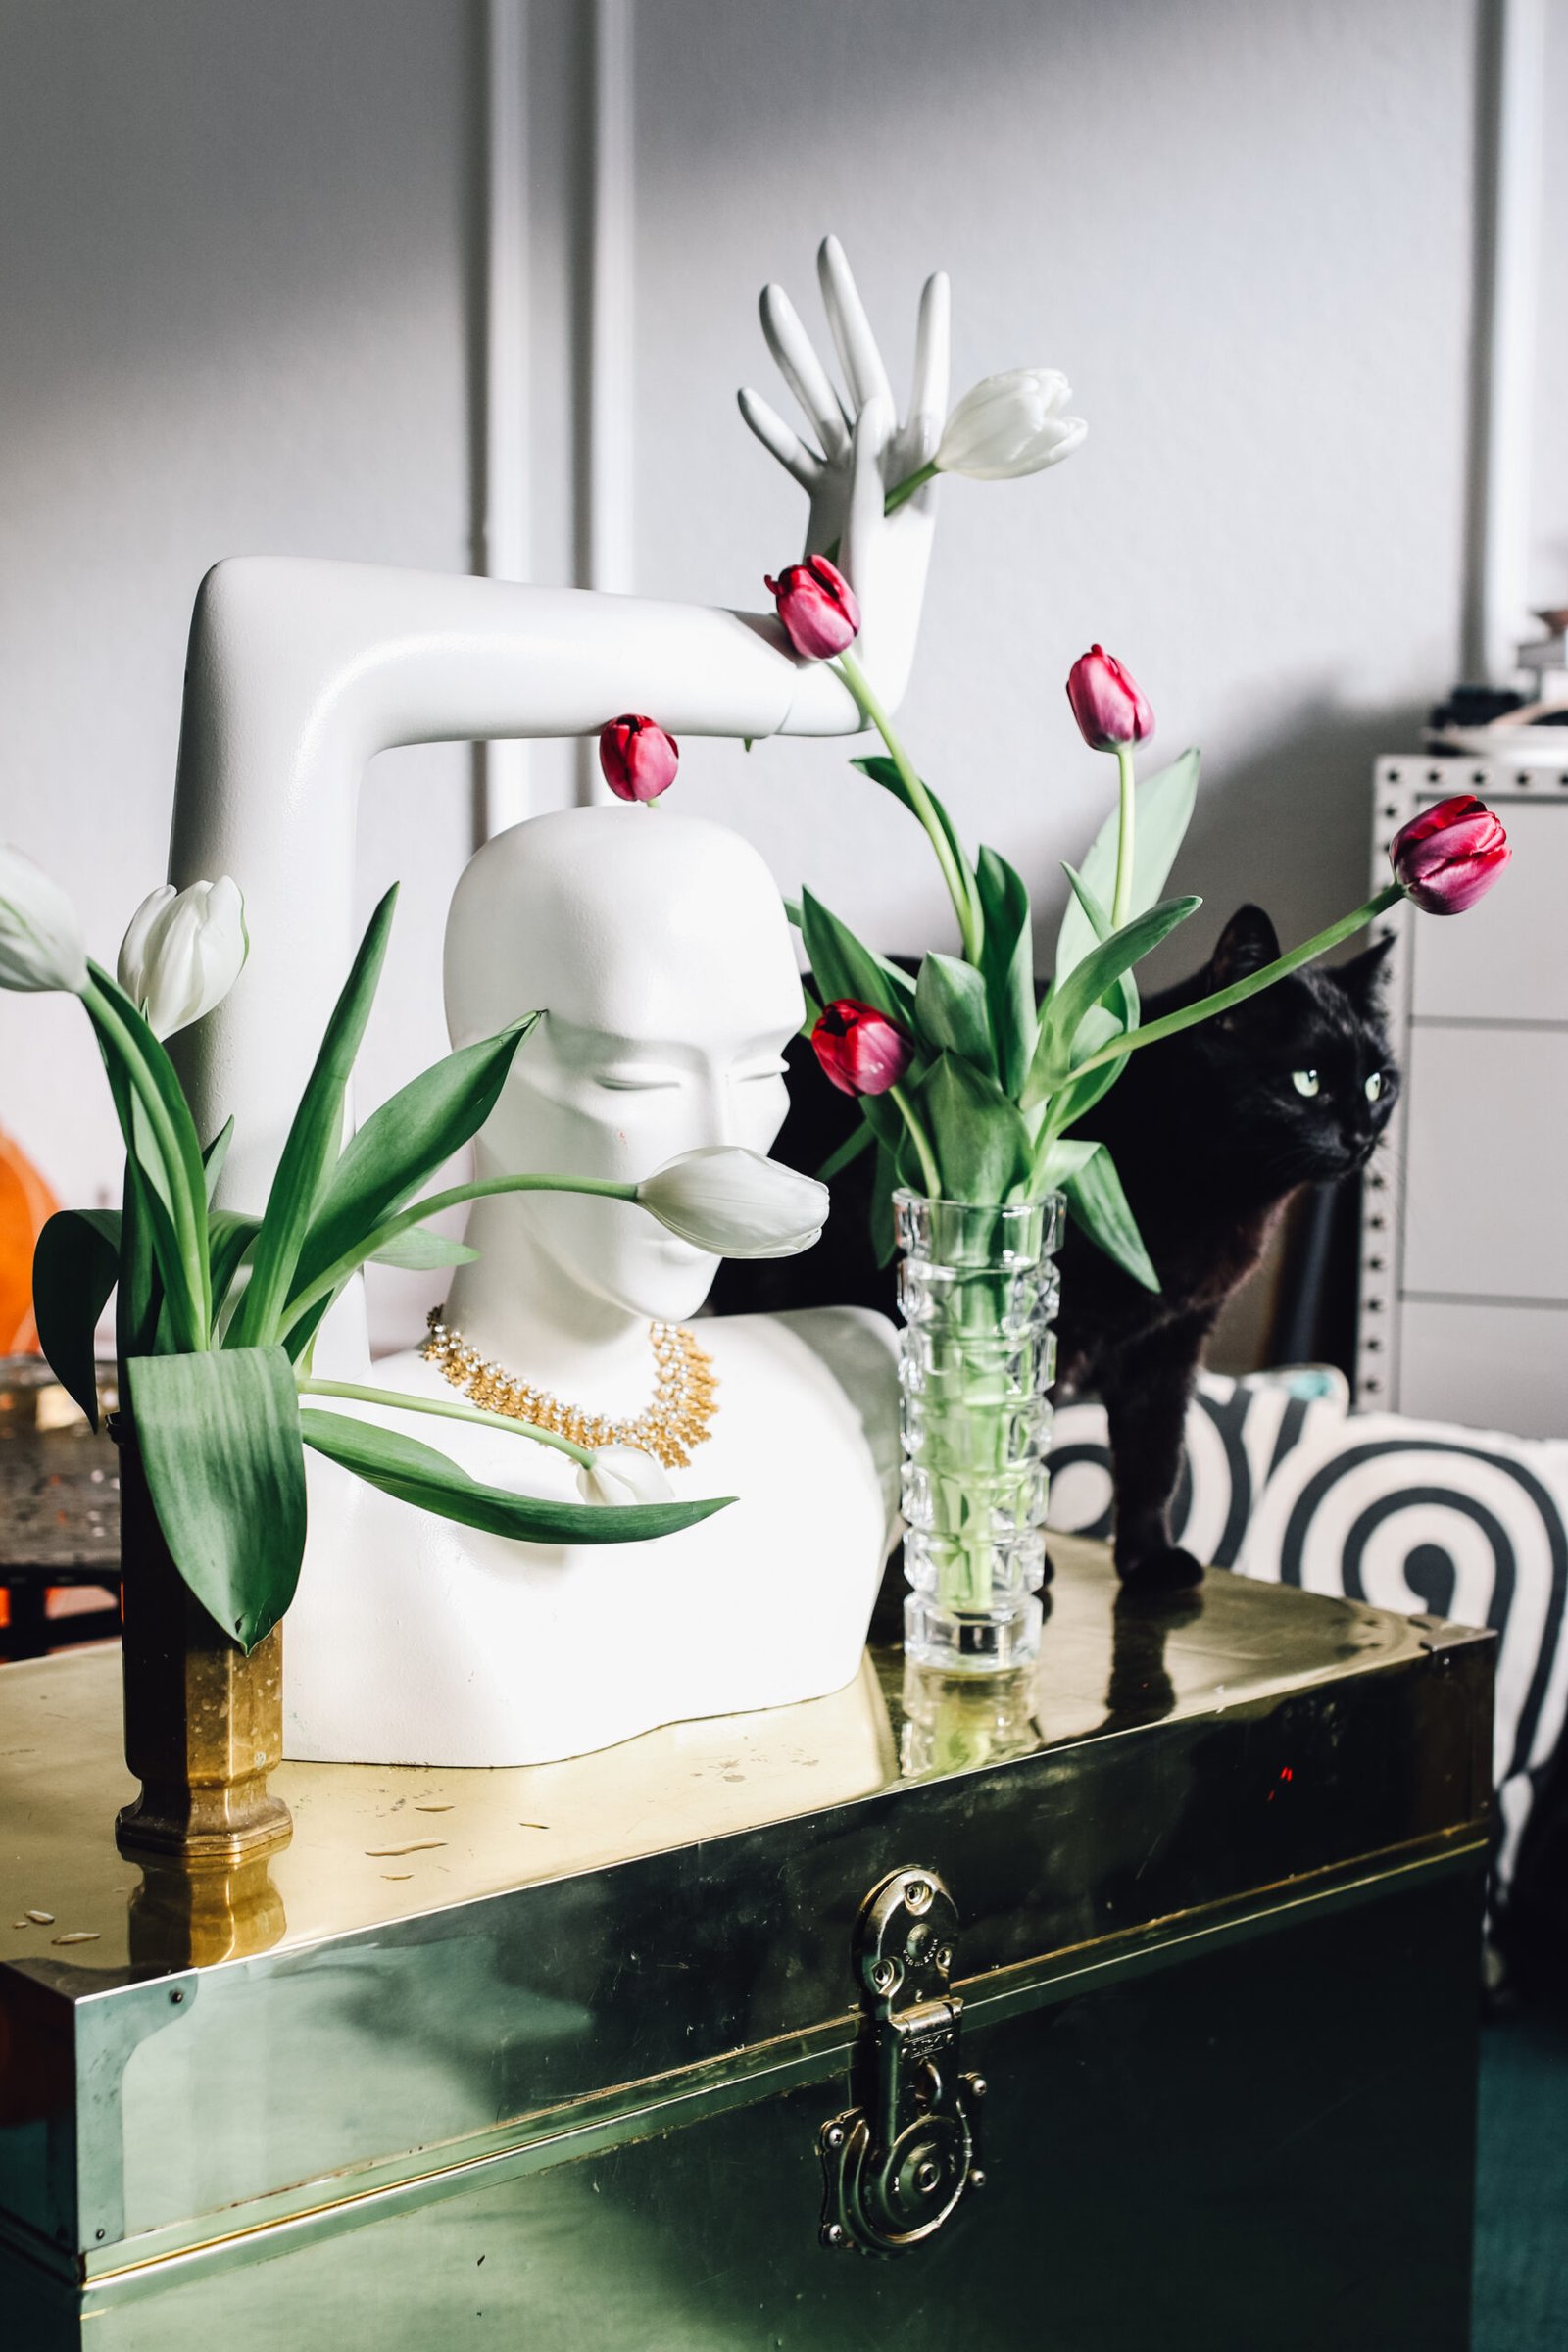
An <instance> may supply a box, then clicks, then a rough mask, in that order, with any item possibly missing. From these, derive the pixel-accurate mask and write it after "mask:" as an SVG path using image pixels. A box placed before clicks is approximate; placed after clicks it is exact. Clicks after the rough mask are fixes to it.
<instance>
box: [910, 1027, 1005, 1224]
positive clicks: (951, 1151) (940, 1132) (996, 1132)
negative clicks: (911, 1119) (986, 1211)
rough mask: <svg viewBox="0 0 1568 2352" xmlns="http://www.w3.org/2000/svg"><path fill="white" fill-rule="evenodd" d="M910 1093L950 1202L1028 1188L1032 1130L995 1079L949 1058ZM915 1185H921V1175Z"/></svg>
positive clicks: (939, 1061) (999, 1195)
mask: <svg viewBox="0 0 1568 2352" xmlns="http://www.w3.org/2000/svg"><path fill="white" fill-rule="evenodd" d="M910 1091H911V1093H912V1094H913V1096H914V1103H915V1108H916V1110H917V1111H918V1112H919V1114H920V1116H921V1119H922V1122H923V1124H924V1127H925V1131H926V1134H927V1135H928V1136H929V1137H930V1139H931V1142H932V1144H933V1146H934V1148H935V1151H936V1156H937V1164H938V1167H939V1170H940V1172H941V1176H942V1189H943V1191H944V1192H945V1193H946V1195H947V1197H948V1199H949V1200H950V1201H1005V1200H1006V1199H1007V1197H1008V1195H1009V1194H1010V1193H1012V1192H1013V1191H1014V1189H1015V1188H1016V1187H1018V1186H1020V1185H1027V1183H1028V1181H1029V1169H1030V1162H1031V1160H1032V1159H1033V1156H1034V1154H1033V1150H1032V1148H1031V1145H1030V1140H1029V1131H1028V1129H1027V1127H1026V1126H1025V1125H1024V1121H1023V1116H1022V1113H1021V1112H1020V1111H1019V1109H1018V1106H1017V1104H1016V1103H1012V1102H1009V1100H1008V1098H1007V1097H1006V1096H1005V1094H1004V1093H1003V1091H1002V1089H1001V1087H1000V1086H999V1085H998V1084H997V1082H996V1080H995V1079H994V1078H988V1077H987V1076H986V1074H985V1072H984V1071H983V1070H977V1069H976V1068H975V1067H974V1065H973V1063H972V1062H967V1061H960V1060H959V1059H958V1057H957V1056H956V1054H942V1055H941V1056H940V1057H939V1058H938V1059H937V1060H936V1061H934V1062H933V1063H932V1064H931V1067H930V1069H929V1070H928V1071H927V1072H926V1073H925V1075H924V1077H923V1078H922V1079H921V1080H920V1082H919V1084H918V1086H915V1087H913V1088H911V1090H910ZM901 1164H902V1163H901ZM906 1181H909V1179H908V1178H907V1179H906ZM912 1181H913V1182H914V1183H915V1185H916V1186H918V1185H919V1178H918V1176H915V1177H914V1178H913V1179H912Z"/></svg>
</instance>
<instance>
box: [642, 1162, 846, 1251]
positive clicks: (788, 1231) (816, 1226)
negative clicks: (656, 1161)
mask: <svg viewBox="0 0 1568 2352" xmlns="http://www.w3.org/2000/svg"><path fill="white" fill-rule="evenodd" d="M637 1198H638V1200H639V1201H641V1202H642V1204H643V1206H644V1208H647V1209H651V1210H652V1211H653V1213H654V1215H655V1216H656V1217H657V1218H658V1219H659V1221H660V1223H661V1224H662V1225H667V1226H668V1227H669V1230H670V1232H671V1233H678V1234H679V1235H680V1237H681V1239H682V1241H686V1242H695V1243H696V1245H697V1247H698V1249H699V1250H711V1251H712V1252H713V1254H714V1256H715V1257H793V1256H794V1255H795V1253H796V1251H797V1250H809V1248H810V1247H811V1244H812V1243H813V1242H814V1241H815V1240H816V1238H817V1236H818V1234H819V1233H820V1232H821V1230H822V1227H823V1226H824V1225H825V1224H826V1222H827V1212H828V1190H827V1186H826V1185H825V1184H818V1183H817V1181H816V1179H815V1177H814V1176H802V1175H800V1174H798V1173H797V1171H796V1170H795V1169H794V1168H785V1167H780V1165H779V1163H778V1161H777V1160H776V1159H764V1158H763V1156H762V1154H761V1152H748V1151H747V1150H746V1149H745V1147H744V1146H743V1145H741V1144H705V1145H703V1146H702V1147H701V1148H700V1149H699V1150H698V1151H696V1152H682V1153H681V1154H680V1157H679V1158H678V1159H672V1160H670V1161H669V1163H668V1165H667V1166H665V1167H662V1168H660V1169H659V1170H658V1171H657V1172H656V1173H655V1174H654V1175H652V1176H645V1177H644V1179H643V1181H642V1183H641V1184H640V1185H639V1186H638V1187H637Z"/></svg>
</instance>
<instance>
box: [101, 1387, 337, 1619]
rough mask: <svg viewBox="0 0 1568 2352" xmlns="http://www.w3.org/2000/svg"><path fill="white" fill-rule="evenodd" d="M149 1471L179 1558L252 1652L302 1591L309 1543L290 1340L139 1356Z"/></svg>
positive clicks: (138, 1401) (138, 1409) (201, 1595)
mask: <svg viewBox="0 0 1568 2352" xmlns="http://www.w3.org/2000/svg"><path fill="white" fill-rule="evenodd" d="M125 1369H126V1374H127V1378H128V1384H129V1389H130V1416H131V1423H132V1428H133V1432H134V1439H135V1444H136V1447H137V1450H138V1452H139V1453H140V1456H141V1464H142V1471H143V1475H144V1476H145V1478H146V1481H147V1491H148V1494H149V1495H151V1497H152V1505H153V1509H154V1511H155V1512H156V1513H157V1517H158V1524H159V1527H160V1528H161V1529H162V1531H163V1536H164V1541H165V1543H166V1544H168V1545H169V1548H170V1551H171V1553H172V1557H173V1561H174V1565H175V1567H176V1568H177V1569H178V1570H179V1573H180V1575H181V1576H182V1577H183V1578H184V1580H185V1582H186V1584H187V1585H188V1586H189V1587H190V1589H191V1591H192V1592H193V1593H195V1595H196V1597H197V1599H198V1600H199V1601H200V1602H201V1604H202V1606H203V1608H204V1609H205V1610H206V1611H207V1613H208V1615H209V1616H210V1617H211V1618H212V1619H213V1621H214V1623H215V1624H217V1625H220V1626H221V1627H222V1629H223V1631H224V1633H225V1634H227V1635H228V1636H229V1638H230V1640H231V1641H235V1642H238V1643H239V1645H240V1647H241V1648H242V1649H244V1650H252V1649H254V1648H255V1647H256V1644H257V1642H260V1641H262V1640H264V1639H265V1637H266V1636H267V1635H268V1634H269V1633H270V1632H271V1629H272V1627H273V1626H274V1625H275V1624H276V1623H277V1621H278V1619H279V1618H280V1617H281V1616H282V1614H283V1612H284V1610H285V1609H286V1608H287V1607H288V1605H289V1602H290V1601H291V1600H292V1599H293V1597H294V1589H295V1586H296V1585H297V1584H298V1582H299V1574H300V1561H301V1559H302V1558H303V1557H304V1552H305V1457H304V1454H303V1452H302V1451H301V1447H300V1411H299V1397H298V1393H297V1392H296V1390H295V1387H294V1374H293V1370H292V1368H291V1366H290V1364H289V1360H288V1357H287V1356H286V1355H285V1354H284V1353H283V1350H282V1348H220V1349H213V1350H209V1351H208V1352H207V1353H205V1354H202V1355H138V1356H134V1357H133V1358H132V1359H131V1361H130V1362H129V1364H127V1366H126V1367H125Z"/></svg>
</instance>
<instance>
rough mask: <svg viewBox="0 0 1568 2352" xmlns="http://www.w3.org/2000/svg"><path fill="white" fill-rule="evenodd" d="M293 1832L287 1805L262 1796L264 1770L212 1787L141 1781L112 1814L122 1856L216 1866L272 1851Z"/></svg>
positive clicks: (271, 1797) (274, 1798)
mask: <svg viewBox="0 0 1568 2352" xmlns="http://www.w3.org/2000/svg"><path fill="white" fill-rule="evenodd" d="M293 1835H294V1824H293V1822H292V1820H291V1819H290V1817H289V1809H288V1807H287V1805H285V1804H284V1802H283V1799H282V1798H281V1797H280V1796H270V1795H269V1794H268V1791H267V1775H266V1773H265V1772H260V1773H256V1774H255V1775H254V1776H253V1777H252V1778H251V1779H249V1780H245V1781H229V1782H226V1783H224V1784H223V1785H221V1787H217V1788H213V1789H193V1788H190V1787H188V1786H184V1785H176V1786H175V1787H173V1788H167V1789H166V1788H159V1787H158V1786H157V1785H156V1784H155V1783H152V1782H144V1783H143V1785H142V1792H141V1794H140V1796H138V1797H137V1798H136V1799H135V1801H134V1802H133V1803H131V1804H128V1805H126V1806H124V1807H123V1809H122V1811H121V1812H120V1813H119V1814H117V1815H116V1818H115V1843H116V1845H118V1846H119V1848H120V1850H121V1852H122V1853H123V1855H125V1856H126V1858H127V1860H129V1859H134V1858H136V1857H138V1856H140V1855H142V1854H161V1855H166V1856H167V1855H174V1856H179V1857H183V1859H185V1860H186V1861H189V1862H200V1863H208V1864H211V1865H212V1866H213V1867H215V1868H221V1867H222V1866H223V1865H224V1864H225V1863H227V1864H232V1863H237V1862H247V1861H253V1860H254V1859H255V1858H256V1857H257V1856H258V1855H261V1854H272V1853H275V1852H276V1851H277V1849H278V1847H279V1846H283V1845H287V1843H288V1841H289V1839H290V1838H291V1837H292V1836H293Z"/></svg>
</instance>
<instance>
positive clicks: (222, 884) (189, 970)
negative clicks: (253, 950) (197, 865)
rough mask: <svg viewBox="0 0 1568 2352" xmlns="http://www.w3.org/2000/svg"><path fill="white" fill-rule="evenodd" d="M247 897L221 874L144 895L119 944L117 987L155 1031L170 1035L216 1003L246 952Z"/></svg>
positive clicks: (229, 985)
mask: <svg viewBox="0 0 1568 2352" xmlns="http://www.w3.org/2000/svg"><path fill="white" fill-rule="evenodd" d="M249 949H250V942H249V940H248V939H247V938H246V936H245V902H244V900H243V899H242V898H241V897H240V894H239V889H238V887H237V885H236V884H235V883H233V882H231V881H230V880H229V878H228V876H227V875H226V874H224V875H223V876H222V877H221V880H219V881H217V882H193V883H191V885H190V887H189V889H188V890H175V888H174V886H173V884H172V882H166V883H165V884H164V885H163V887H162V889H160V890H155V891H152V892H150V893H149V895H148V896H147V897H146V898H145V899H143V901H142V903H141V905H140V906H139V907H137V909H136V911H135V913H134V914H133V915H132V916H131V918H130V927H129V929H128V930H127V931H126V933H125V936H124V938H123V941H122V942H121V948H120V985H121V987H122V988H123V990H124V992H125V994H126V996H127V997H129V998H130V1000H131V1002H132V1004H133V1005H135V1006H136V1008H137V1010H138V1011H140V1012H142V1013H144V1014H145V1015H146V1019H147V1025H148V1027H149V1028H150V1029H151V1030H152V1032H153V1034H154V1036H155V1037H172V1036H173V1034H174V1032H175V1030H176V1029H188V1028H189V1027H190V1025H191V1023H192V1021H199V1020H200V1019H201V1017H202V1015H203V1013H206V1012H211V1011H212V1009H213V1006H214V1005H218V1004H221V1002H222V1000H223V998H224V997H226V996H227V994H228V992H229V990H230V989H231V988H232V987H233V985H234V983H235V981H236V980H237V979H238V978H239V975H240V970H241V967H242V966H243V964H244V961H245V957H246V956H247V954H248V953H249Z"/></svg>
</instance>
